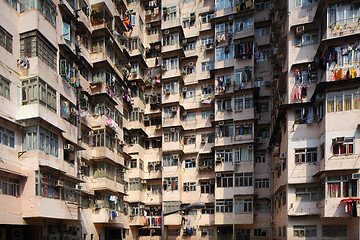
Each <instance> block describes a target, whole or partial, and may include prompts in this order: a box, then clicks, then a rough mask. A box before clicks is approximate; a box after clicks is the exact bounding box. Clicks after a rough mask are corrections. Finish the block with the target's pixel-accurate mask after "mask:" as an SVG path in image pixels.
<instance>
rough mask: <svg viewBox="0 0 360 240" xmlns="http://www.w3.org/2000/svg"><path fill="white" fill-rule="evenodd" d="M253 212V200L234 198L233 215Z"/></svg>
mask: <svg viewBox="0 0 360 240" xmlns="http://www.w3.org/2000/svg"><path fill="white" fill-rule="evenodd" d="M252 211H253V200H252V199H251V198H250V199H242V198H235V213H247V212H252Z"/></svg>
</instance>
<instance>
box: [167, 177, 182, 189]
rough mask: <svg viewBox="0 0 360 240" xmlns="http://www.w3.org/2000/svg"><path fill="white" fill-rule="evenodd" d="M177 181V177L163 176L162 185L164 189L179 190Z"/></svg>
mask: <svg viewBox="0 0 360 240" xmlns="http://www.w3.org/2000/svg"><path fill="white" fill-rule="evenodd" d="M178 185H179V183H178V178H177V177H172V178H164V182H163V186H164V191H176V190H179V186H178Z"/></svg>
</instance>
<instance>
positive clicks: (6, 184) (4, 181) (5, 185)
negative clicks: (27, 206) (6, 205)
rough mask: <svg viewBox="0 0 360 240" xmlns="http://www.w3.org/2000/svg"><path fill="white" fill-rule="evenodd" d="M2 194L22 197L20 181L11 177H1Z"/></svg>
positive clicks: (0, 187)
mask: <svg viewBox="0 0 360 240" xmlns="http://www.w3.org/2000/svg"><path fill="white" fill-rule="evenodd" d="M0 194H5V195H10V196H15V197H18V196H20V184H19V180H18V179H15V178H11V177H5V176H0Z"/></svg>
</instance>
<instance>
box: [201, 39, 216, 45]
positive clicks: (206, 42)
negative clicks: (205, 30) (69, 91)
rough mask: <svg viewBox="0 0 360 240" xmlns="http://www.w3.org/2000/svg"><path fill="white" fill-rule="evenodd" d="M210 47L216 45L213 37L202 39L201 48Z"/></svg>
mask: <svg viewBox="0 0 360 240" xmlns="http://www.w3.org/2000/svg"><path fill="white" fill-rule="evenodd" d="M210 45H214V38H213V37H207V38H202V39H201V47H206V46H210Z"/></svg>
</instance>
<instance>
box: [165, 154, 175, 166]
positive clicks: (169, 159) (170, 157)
mask: <svg viewBox="0 0 360 240" xmlns="http://www.w3.org/2000/svg"><path fill="white" fill-rule="evenodd" d="M178 165H179V155H178V154H164V156H163V167H173V166H178Z"/></svg>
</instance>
